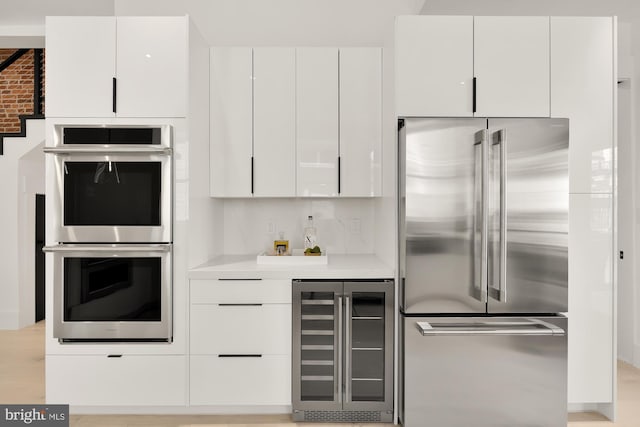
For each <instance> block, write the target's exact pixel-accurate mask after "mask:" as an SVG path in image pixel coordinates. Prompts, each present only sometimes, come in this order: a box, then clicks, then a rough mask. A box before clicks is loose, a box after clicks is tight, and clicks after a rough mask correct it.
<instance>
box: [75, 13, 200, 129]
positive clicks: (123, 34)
mask: <svg viewBox="0 0 640 427" xmlns="http://www.w3.org/2000/svg"><path fill="white" fill-rule="evenodd" d="M187 23H188V21H187V18H186V17H139V16H135V17H118V18H117V48H116V54H117V58H116V68H117V78H118V81H117V85H118V91H117V93H118V95H117V103H116V104H117V105H116V112H117V115H118V116H120V117H186V115H187V64H188V58H187V52H188V49H187V46H188V38H187V34H188V33H187ZM94 31H95V30H94ZM79 36H80V37H84V34H82V35H79ZM101 36H102V37H104V35H101Z"/></svg>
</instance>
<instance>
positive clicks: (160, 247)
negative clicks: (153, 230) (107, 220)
mask: <svg viewBox="0 0 640 427" xmlns="http://www.w3.org/2000/svg"><path fill="white" fill-rule="evenodd" d="M171 246H172V245H171V244H170V243H167V244H157V245H137V246H134V245H55V246H45V247H43V248H42V252H80V251H83V252H141V251H143V252H169V251H170V250H171Z"/></svg>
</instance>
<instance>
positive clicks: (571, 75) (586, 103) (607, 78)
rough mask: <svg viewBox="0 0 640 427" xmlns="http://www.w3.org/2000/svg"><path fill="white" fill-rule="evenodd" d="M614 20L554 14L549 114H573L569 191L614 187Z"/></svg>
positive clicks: (596, 191) (600, 190) (569, 116)
mask: <svg viewBox="0 0 640 427" xmlns="http://www.w3.org/2000/svg"><path fill="white" fill-rule="evenodd" d="M614 33H615V32H614V22H613V19H612V18H601V17H589V18H588V17H580V18H576V17H555V16H554V17H552V18H551V116H552V117H566V118H568V119H569V127H570V129H569V132H570V133H569V134H570V135H571V144H570V145H569V164H570V165H571V168H570V170H569V173H570V175H569V191H570V192H571V193H611V192H612V191H613V180H612V176H613V173H612V171H613V132H614V111H613V108H614V90H616V89H615V86H616V76H615V75H614V67H613V64H614Z"/></svg>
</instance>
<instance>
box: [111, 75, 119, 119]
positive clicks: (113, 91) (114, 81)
mask: <svg viewBox="0 0 640 427" xmlns="http://www.w3.org/2000/svg"><path fill="white" fill-rule="evenodd" d="M117 93H118V91H117V82H116V78H115V77H114V78H113V86H112V93H111V96H112V97H113V112H114V113H115V112H116V94H117Z"/></svg>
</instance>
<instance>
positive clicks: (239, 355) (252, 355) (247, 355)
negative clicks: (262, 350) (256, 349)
mask: <svg viewBox="0 0 640 427" xmlns="http://www.w3.org/2000/svg"><path fill="white" fill-rule="evenodd" d="M218 357H262V355H261V354H219V355H218Z"/></svg>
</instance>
